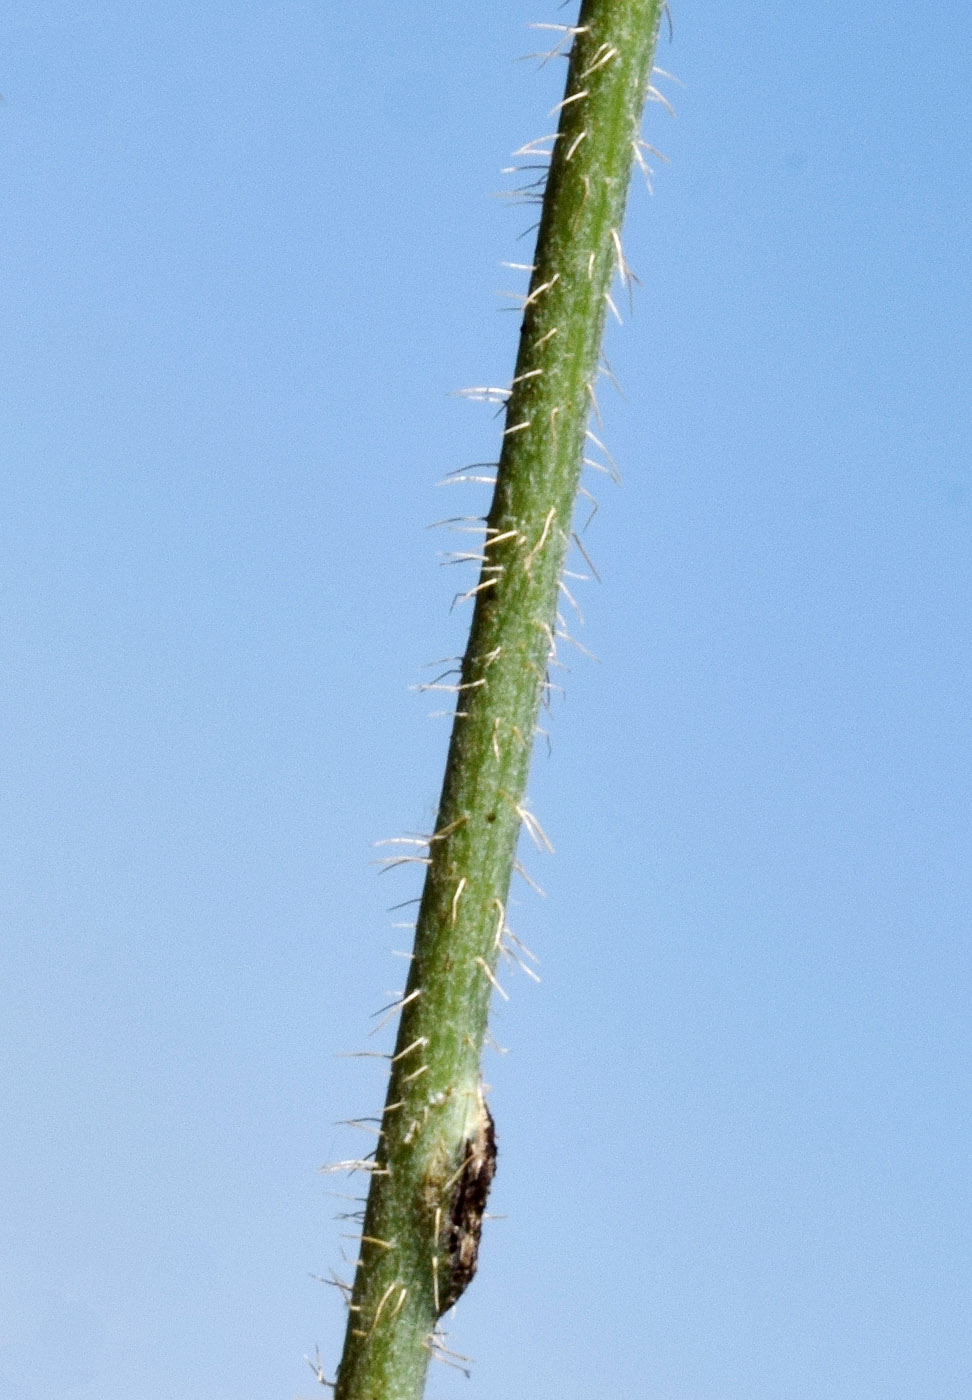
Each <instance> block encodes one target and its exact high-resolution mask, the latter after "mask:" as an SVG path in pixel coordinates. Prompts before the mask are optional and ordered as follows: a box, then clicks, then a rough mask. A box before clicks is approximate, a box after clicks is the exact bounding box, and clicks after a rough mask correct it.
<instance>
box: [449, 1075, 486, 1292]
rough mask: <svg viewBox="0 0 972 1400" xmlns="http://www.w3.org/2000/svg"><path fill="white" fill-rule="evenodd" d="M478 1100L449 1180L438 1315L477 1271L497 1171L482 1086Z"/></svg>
mask: <svg viewBox="0 0 972 1400" xmlns="http://www.w3.org/2000/svg"><path fill="white" fill-rule="evenodd" d="M477 1099H478V1104H477V1116H476V1121H475V1123H474V1125H473V1129H472V1132H471V1133H470V1134H469V1136H468V1137H467V1139H466V1142H465V1150H464V1153H463V1160H462V1165H461V1167H460V1168H459V1171H458V1172H457V1173H456V1174H455V1176H454V1177H453V1179H452V1184H451V1190H450V1195H449V1203H448V1213H447V1215H446V1218H445V1220H444V1222H443V1225H442V1231H441V1234H440V1237H439V1244H440V1248H441V1250H442V1252H443V1254H444V1255H445V1256H446V1260H447V1261H448V1271H447V1273H446V1275H445V1278H440V1279H439V1280H438V1287H437V1289H436V1292H437V1295H438V1297H437V1305H438V1310H439V1316H440V1317H441V1316H442V1314H443V1313H444V1312H447V1311H448V1310H449V1308H451V1307H452V1305H453V1304H454V1303H455V1302H456V1301H457V1300H458V1299H459V1298H460V1297H461V1295H462V1294H463V1293H464V1292H465V1291H466V1289H467V1288H468V1286H469V1284H470V1282H471V1281H472V1278H473V1275H474V1274H475V1272H476V1265H477V1262H478V1259H479V1239H480V1236H481V1234H482V1230H483V1212H484V1211H485V1209H486V1198H487V1196H488V1195H489V1188H490V1186H491V1185H492V1181H493V1175H494V1173H495V1171H496V1132H495V1129H494V1126H493V1117H492V1114H491V1113H490V1111H489V1109H488V1108H487V1106H486V1100H485V1099H484V1098H483V1092H482V1088H481V1087H480V1088H479V1089H478V1091H477Z"/></svg>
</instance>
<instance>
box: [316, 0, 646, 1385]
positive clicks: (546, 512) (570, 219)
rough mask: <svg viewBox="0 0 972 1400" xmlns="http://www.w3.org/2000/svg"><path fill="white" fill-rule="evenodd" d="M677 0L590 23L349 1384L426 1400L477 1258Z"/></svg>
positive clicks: (406, 997) (592, 8)
mask: <svg viewBox="0 0 972 1400" xmlns="http://www.w3.org/2000/svg"><path fill="white" fill-rule="evenodd" d="M661 10H662V0H585V3H584V4H583V5H582V6H581V12H580V16H579V18H578V22H577V27H576V31H575V33H574V35H573V39H574V42H573V49H572V52H571V57H570V63H569V69H568V77H567V87H566V92H565V97H564V101H563V103H562V104H561V106H560V109H559V132H558V135H557V138H556V140H555V142H554V143H553V153H552V157H551V161H550V167H549V171H548V174H547V180H546V187H545V192H544V196H543V206H542V213H541V220H540V227H539V233H538V238H537V248H536V255H535V260H534V267H533V272H532V276H531V281H530V290H529V294H528V296H527V298H526V303H525V306H524V312H523V325H522V330H521V337H520V346H519V353H518V357H517V362H516V374H515V377H514V379H513V384H512V391H511V395H510V398H509V401H508V405H507V414H506V426H505V431H504V434H503V447H502V452H501V456H500V461H499V469H498V474H497V480H496V487H495V495H494V498H493V503H492V507H491V510H490V513H489V516H488V519H487V521H486V533H485V537H484V543H483V549H482V558H483V563H482V570H481V573H480V576H479V582H478V584H477V585H476V586H475V588H473V589H472V590H471V594H472V596H473V597H474V599H475V605H474V613H473V620H472V625H471V630H470V636H469V643H468V648H467V651H466V655H465V658H464V661H463V665H462V672H461V679H460V683H459V687H458V693H457V707H456V714H455V718H454V722H453V730H452V738H451V743H450V748H449V755H448V760H447V764H446V771H445V778H444V782H443V788H442V796H441V801H440V806H439V813H438V818H437V822H436V830H435V832H434V834H433V835H432V836H431V838H430V840H429V843H428V848H427V856H426V857H425V859H426V860H427V869H426V875H425V886H424V891H423V895H422V900H421V905H420V909H419V916H418V923H417V927H416V934H415V948H414V955H413V959H412V963H411V968H410V974H409V978H408V983H407V986H406V988H405V992H404V994H403V998H402V1001H401V1019H400V1024H399V1032H398V1039H397V1043H396V1048H395V1053H394V1055H393V1056H392V1059H391V1075H390V1081H389V1090H388V1098H387V1102H386V1105H385V1109H384V1114H383V1116H382V1120H381V1136H380V1138H379V1144H378V1148H377V1152H376V1154H375V1156H374V1158H373V1160H372V1161H370V1162H368V1163H367V1164H362V1169H363V1170H368V1171H369V1172H370V1187H369V1193H368V1200H367V1206H366V1211H365V1219H364V1227H363V1232H362V1239H361V1246H360V1258H359V1261H358V1267H357V1270H356V1273H355V1278H354V1284H353V1290H352V1293H351V1298H350V1313H349V1322H348V1330H347V1336H346V1339H345V1346H344V1353H343V1356H342V1360H341V1364H340V1368H339V1371H338V1376H337V1381H336V1384H335V1391H336V1396H337V1400H420V1397H421V1395H422V1391H423V1388H424V1382H425V1374H426V1370H427V1367H428V1362H429V1358H430V1350H431V1349H432V1348H434V1345H435V1343H434V1333H435V1325H436V1322H437V1319H438V1317H439V1316H440V1315H441V1314H442V1313H443V1312H444V1311H445V1310H446V1308H447V1307H448V1306H449V1305H450V1304H451V1302H452V1301H454V1298H455V1297H456V1296H457V1293H458V1292H459V1291H461V1289H462V1287H464V1285H465V1282H466V1281H467V1279H468V1275H469V1272H470V1271H469V1269H468V1268H467V1267H465V1264H468V1262H469V1259H468V1255H469V1254H470V1253H471V1255H472V1256H473V1257H472V1264H473V1266H474V1262H475V1258H474V1256H475V1249H476V1243H477V1240H476V1239H475V1238H473V1235H474V1234H475V1226H476V1224H477V1222H476V1221H475V1219H474V1217H475V1214H476V1208H477V1204H478V1207H480V1208H481V1204H482V1201H481V1200H478V1202H477V1199H476V1187H475V1180H474V1178H475V1173H476V1169H477V1168H478V1167H482V1166H483V1162H484V1161H485V1160H486V1159H487V1158H488V1156H489V1151H488V1140H489V1138H490V1128H489V1124H488V1115H487V1114H486V1111H485V1108H484V1106H483V1102H482V1093H481V1087H480V1055H481V1049H482V1045H483V1039H484V1036H485V1034H486V1020H487V1013H488V1007H489V999H490V994H491V992H492V991H493V988H494V985H495V979H494V969H495V966H496V961H497V957H498V955H499V952H500V949H501V944H502V940H503V936H504V930H505V928H506V915H505V909H506V900H507V892H508V888H509V883H510V878H511V874H512V871H513V868H514V861H515V851H516V844H517V838H518V835H519V832H520V828H521V826H524V825H525V826H526V828H527V831H528V833H529V834H530V835H531V836H532V837H533V838H534V839H535V840H536V841H537V842H538V843H539V844H544V842H545V838H544V837H543V834H542V832H541V831H540V829H539V827H538V826H537V824H536V822H535V819H533V818H532V817H531V816H530V814H529V813H526V812H525V810H524V807H523V800H524V799H523V794H524V787H525V783H526V777H527V771H528V767H529V762H530V755H531V750H532V748H533V740H534V733H535V729H536V723H537V713H538V708H539V705H540V703H541V701H542V699H543V696H544V688H545V685H546V684H547V681H546V673H547V667H548V665H549V663H550V660H551V658H552V654H553V652H554V649H555V646H556V635H555V634H557V633H559V632H561V631H562V628H561V627H560V626H559V624H558V622H557V615H558V598H559V594H560V579H561V573H562V571H563V566H564V560H565V555H566V551H567V548H568V544H569V541H570V538H571V518H572V514H573V508H574V500H575V497H576V493H577V487H578V482H579V476H580V471H581V465H582V459H583V458H584V456H585V455H586V452H585V442H586V438H587V435H588V419H589V414H590V411H591V407H592V403H593V394H594V381H595V378H596V375H597V372H598V360H599V352H600V344H601V336H602V332H603V326H604V316H605V309H606V306H607V299H608V297H609V295H610V290H609V289H610V284H611V281H612V278H613V275H614V273H615V272H616V271H618V270H620V272H621V274H622V278H623V277H624V275H625V268H624V263H623V257H622V254H621V243H620V229H621V223H622V219H623V214H624V205H625V199H626V194H627V187H628V181H629V177H630V171H631V164H632V158H633V153H634V143H635V141H636V139H637V136H638V125H639V121H640V117H641V111H642V106H643V103H644V100H645V95H646V90H647V87H648V83H649V73H650V67H651V61H652V55H653V52H654V46H655V41H656V38H657V31H658V24H659V19H660V15H661ZM477 1154H478V1155H477ZM470 1161H471V1162H472V1167H471V1168H470V1167H469V1166H467V1165H466V1164H467V1163H469V1162H470ZM464 1168H465V1170H464ZM470 1171H471V1172H472V1176H470ZM485 1172H486V1174H485V1179H484V1188H485V1187H487V1186H488V1175H489V1163H488V1162H487V1164H486V1168H485ZM470 1181H472V1183H473V1184H472V1187H471V1188H470V1189H471V1204H469V1205H468V1210H467V1209H466V1207H464V1206H463V1205H462V1202H459V1203H458V1205H459V1208H460V1214H462V1213H463V1211H465V1213H466V1215H467V1216H469V1217H470V1218H467V1219H464V1220H463V1219H461V1220H459V1221H458V1223H457V1222H456V1220H455V1216H456V1213H457V1193H458V1194H459V1195H461V1194H462V1192H463V1191H464V1190H465V1189H466V1187H467V1186H469V1183H470ZM467 1204H468V1203H467ZM450 1221H451V1222H452V1223H451V1225H450ZM450 1231H451V1233H450ZM460 1246H461V1248H460ZM463 1250H464V1251H465V1255H463V1254H462V1251H463ZM460 1256H462V1257H460ZM463 1260H465V1263H464V1262H463Z"/></svg>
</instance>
